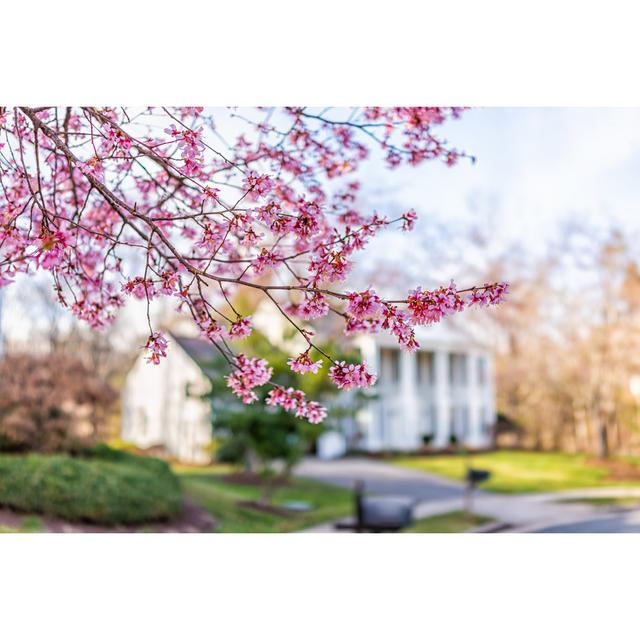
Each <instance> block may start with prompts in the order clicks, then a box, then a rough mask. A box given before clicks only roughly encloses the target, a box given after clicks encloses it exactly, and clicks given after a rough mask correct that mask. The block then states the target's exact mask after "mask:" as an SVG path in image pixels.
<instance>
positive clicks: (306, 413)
mask: <svg viewBox="0 0 640 640" xmlns="http://www.w3.org/2000/svg"><path fill="white" fill-rule="evenodd" d="M266 403H267V404H268V405H272V406H277V407H282V408H283V409H284V410H285V411H289V412H291V413H293V414H295V415H296V417H298V418H306V419H307V420H308V421H309V422H310V423H311V424H318V423H320V422H322V421H323V420H324V419H325V418H326V417H327V410H326V409H325V407H323V406H322V405H321V404H319V403H318V402H313V401H309V400H307V399H306V394H305V393H304V391H300V390H299V389H293V388H292V387H289V388H288V389H285V388H284V387H281V386H275V387H274V388H273V389H271V391H269V394H268V395H267V399H266Z"/></svg>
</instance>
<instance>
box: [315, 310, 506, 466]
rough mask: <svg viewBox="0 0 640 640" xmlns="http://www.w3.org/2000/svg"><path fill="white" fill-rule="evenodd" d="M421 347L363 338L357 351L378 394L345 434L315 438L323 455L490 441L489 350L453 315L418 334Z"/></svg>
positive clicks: (492, 412)
mask: <svg viewBox="0 0 640 640" xmlns="http://www.w3.org/2000/svg"><path fill="white" fill-rule="evenodd" d="M416 335H417V338H418V341H419V342H420V345H421V348H420V350H419V351H417V352H416V353H408V352H406V351H403V350H401V349H400V348H399V347H398V344H397V342H396V341H395V339H394V338H393V336H389V335H388V334H377V335H366V336H362V337H361V338H360V340H359V347H360V350H361V352H362V354H363V356H364V358H365V360H366V361H367V363H370V364H371V368H372V369H373V370H374V371H376V372H377V373H378V382H377V384H376V385H375V387H374V388H373V390H374V393H375V398H374V399H373V400H371V401H369V402H368V403H366V404H365V406H364V408H363V409H362V410H361V411H360V412H359V414H358V416H357V419H356V421H355V423H354V424H352V425H350V426H349V427H347V428H346V429H345V431H346V432H345V433H344V434H336V433H333V434H327V435H325V436H323V439H322V440H321V441H320V442H319V443H318V444H319V446H318V450H319V454H320V455H321V456H322V457H333V456H335V455H339V454H341V453H342V452H343V451H345V450H346V449H348V448H356V449H360V450H365V451H371V452H375V451H388V450H393V451H412V450H416V449H418V448H419V447H421V446H422V445H423V444H426V443H427V442H428V443H429V444H430V445H431V446H432V447H435V448H442V447H446V446H448V445H449V444H450V443H451V442H452V440H453V438H452V436H453V437H454V438H455V441H457V442H463V443H464V444H465V445H467V446H469V447H473V448H478V449H481V448H486V447H489V446H491V444H492V443H493V427H494V425H495V422H496V408H495V383H494V370H493V358H492V354H491V351H490V350H489V349H488V348H487V347H486V346H484V345H483V344H482V343H481V342H480V341H479V340H478V339H477V338H475V337H474V336H473V335H472V334H471V333H469V332H468V330H467V329H463V328H462V327H461V326H460V325H459V324H457V323H456V322H455V321H454V320H453V319H446V320H444V321H442V322H440V323H439V324H437V325H433V326H430V327H418V328H417V331H416Z"/></svg>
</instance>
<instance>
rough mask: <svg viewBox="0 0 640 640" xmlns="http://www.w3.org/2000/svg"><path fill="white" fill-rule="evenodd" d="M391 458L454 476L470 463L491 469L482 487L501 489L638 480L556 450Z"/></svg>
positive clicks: (551, 488) (576, 486) (538, 489)
mask: <svg viewBox="0 0 640 640" xmlns="http://www.w3.org/2000/svg"><path fill="white" fill-rule="evenodd" d="M628 461H629V460H628ZM393 462H395V463H396V464H399V465H402V466H404V467H409V468H412V469H419V470H421V471H429V472H431V473H436V474H439V475H443V476H446V477H448V478H453V479H455V480H462V479H463V478H464V475H465V468H466V464H467V463H470V464H471V465H472V466H473V467H476V468H480V469H488V470H489V471H491V479H490V480H489V481H488V482H486V483H484V484H483V485H482V488H484V489H489V490H491V491H498V492H501V493H530V492H545V491H562V490H565V489H581V488H587V487H602V486H633V485H636V486H637V485H638V484H640V482H639V481H638V480H637V479H636V480H635V481H634V480H630V481H628V482H625V481H624V480H619V479H613V478H610V477H609V474H608V471H607V468H606V466H603V465H596V464H594V463H593V461H590V460H589V459H588V457H587V456H584V455H573V454H568V453H559V452H536V451H492V452H489V453H478V454H472V455H432V456H421V457H399V458H395V459H394V460H393ZM634 463H636V462H635V461H634Z"/></svg>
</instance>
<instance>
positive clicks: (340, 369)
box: [329, 360, 377, 391]
mask: <svg viewBox="0 0 640 640" xmlns="http://www.w3.org/2000/svg"><path fill="white" fill-rule="evenodd" d="M329 378H331V380H332V381H333V383H334V384H335V385H336V387H338V389H344V390H345V391H346V390H348V389H355V388H360V389H366V388H367V387H370V386H371V385H373V384H375V382H376V380H377V376H376V375H375V374H374V373H371V372H369V371H367V364H366V362H364V361H363V362H362V363H361V364H347V363H346V362H345V361H344V360H343V361H341V362H336V363H335V364H334V365H333V366H332V367H331V368H330V369H329Z"/></svg>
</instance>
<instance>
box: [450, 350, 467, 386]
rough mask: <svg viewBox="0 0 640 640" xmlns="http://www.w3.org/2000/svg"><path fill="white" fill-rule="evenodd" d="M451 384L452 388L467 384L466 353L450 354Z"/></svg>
mask: <svg viewBox="0 0 640 640" xmlns="http://www.w3.org/2000/svg"><path fill="white" fill-rule="evenodd" d="M449 383H450V384H451V385H452V386H463V385H466V384H467V355H466V354H465V353H450V354H449Z"/></svg>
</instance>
